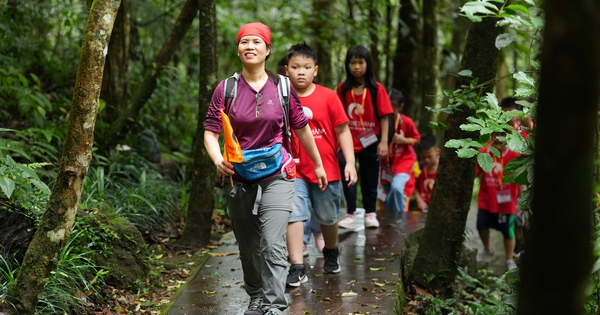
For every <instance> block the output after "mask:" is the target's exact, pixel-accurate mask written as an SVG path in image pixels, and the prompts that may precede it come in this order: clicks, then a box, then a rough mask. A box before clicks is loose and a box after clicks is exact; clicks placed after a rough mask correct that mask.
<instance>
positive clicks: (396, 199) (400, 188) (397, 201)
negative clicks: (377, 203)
mask: <svg viewBox="0 0 600 315" xmlns="http://www.w3.org/2000/svg"><path fill="white" fill-rule="evenodd" d="M409 179H410V175H408V174H406V173H398V174H396V175H394V178H393V179H392V184H391V189H390V191H389V193H388V194H387V196H386V200H385V209H386V210H392V211H404V208H405V206H406V195H405V194H404V186H406V183H407V182H408V180H409Z"/></svg>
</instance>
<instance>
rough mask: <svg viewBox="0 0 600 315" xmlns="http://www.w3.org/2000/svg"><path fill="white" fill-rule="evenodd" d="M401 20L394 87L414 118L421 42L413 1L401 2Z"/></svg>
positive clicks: (406, 112)
mask: <svg viewBox="0 0 600 315" xmlns="http://www.w3.org/2000/svg"><path fill="white" fill-rule="evenodd" d="M399 12H400V13H399V14H400V20H399V24H398V38H397V40H396V44H397V46H396V54H395V55H394V80H393V83H392V85H393V86H394V88H396V89H398V90H400V91H401V92H402V93H403V94H404V113H405V114H407V115H409V116H411V117H412V116H413V114H412V112H413V110H412V109H413V108H414V107H415V105H416V104H420V100H418V95H419V93H418V90H419V84H418V81H417V80H418V77H417V70H418V60H419V59H418V53H419V45H420V42H421V34H420V30H419V13H418V11H417V8H415V7H414V6H413V1H411V0H401V1H400V11H399Z"/></svg>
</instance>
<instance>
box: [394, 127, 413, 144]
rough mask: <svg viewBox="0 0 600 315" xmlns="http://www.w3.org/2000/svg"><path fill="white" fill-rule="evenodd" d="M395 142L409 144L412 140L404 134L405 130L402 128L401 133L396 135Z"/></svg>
mask: <svg viewBox="0 0 600 315" xmlns="http://www.w3.org/2000/svg"><path fill="white" fill-rule="evenodd" d="M393 141H394V143H395V144H409V143H410V140H409V139H408V138H407V137H405V136H404V131H402V130H400V132H399V133H397V134H395V135H394V140H393Z"/></svg>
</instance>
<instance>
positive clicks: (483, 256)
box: [477, 249, 494, 262]
mask: <svg viewBox="0 0 600 315" xmlns="http://www.w3.org/2000/svg"><path fill="white" fill-rule="evenodd" d="M493 258H494V250H493V249H492V250H490V251H487V250H485V249H483V250H482V251H480V252H479V253H477V261H484V262H490V261H491V260H492V259H493Z"/></svg>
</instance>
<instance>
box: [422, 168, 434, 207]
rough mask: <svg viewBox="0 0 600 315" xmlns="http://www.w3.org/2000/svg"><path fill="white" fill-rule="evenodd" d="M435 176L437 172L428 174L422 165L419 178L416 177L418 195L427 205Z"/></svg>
mask: <svg viewBox="0 0 600 315" xmlns="http://www.w3.org/2000/svg"><path fill="white" fill-rule="evenodd" d="M436 176H437V172H435V173H432V174H429V173H427V169H426V168H425V167H423V171H422V172H421V175H419V178H417V187H418V188H419V195H421V198H422V199H423V201H424V202H425V204H427V205H429V200H431V192H432V191H433V184H435V178H436Z"/></svg>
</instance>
